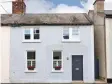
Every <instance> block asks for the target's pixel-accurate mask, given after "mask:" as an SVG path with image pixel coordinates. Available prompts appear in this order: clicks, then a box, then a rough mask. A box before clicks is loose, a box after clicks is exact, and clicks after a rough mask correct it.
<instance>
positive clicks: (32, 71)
mask: <svg viewBox="0 0 112 84" xmlns="http://www.w3.org/2000/svg"><path fill="white" fill-rule="evenodd" d="M36 72H37V71H36V70H26V71H25V73H36Z"/></svg>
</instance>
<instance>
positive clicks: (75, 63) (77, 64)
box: [72, 55, 83, 80]
mask: <svg viewBox="0 0 112 84" xmlns="http://www.w3.org/2000/svg"><path fill="white" fill-rule="evenodd" d="M72 80H83V56H82V55H72Z"/></svg>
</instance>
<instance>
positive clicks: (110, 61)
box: [106, 18, 112, 78]
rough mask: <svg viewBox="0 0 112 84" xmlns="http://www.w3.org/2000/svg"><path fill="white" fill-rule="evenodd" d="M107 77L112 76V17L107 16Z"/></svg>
mask: <svg viewBox="0 0 112 84" xmlns="http://www.w3.org/2000/svg"><path fill="white" fill-rule="evenodd" d="M106 61H107V78H112V18H106Z"/></svg>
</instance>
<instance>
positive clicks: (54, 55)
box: [53, 51, 61, 59]
mask: <svg viewBox="0 0 112 84" xmlns="http://www.w3.org/2000/svg"><path fill="white" fill-rule="evenodd" d="M53 59H61V52H57V51H55V52H53Z"/></svg>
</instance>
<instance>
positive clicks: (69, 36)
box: [63, 28, 80, 41]
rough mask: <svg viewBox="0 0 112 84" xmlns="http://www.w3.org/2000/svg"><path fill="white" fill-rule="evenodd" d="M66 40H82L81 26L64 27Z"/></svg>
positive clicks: (64, 38)
mask: <svg viewBox="0 0 112 84" xmlns="http://www.w3.org/2000/svg"><path fill="white" fill-rule="evenodd" d="M63 40H64V41H80V30H79V28H63Z"/></svg>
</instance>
